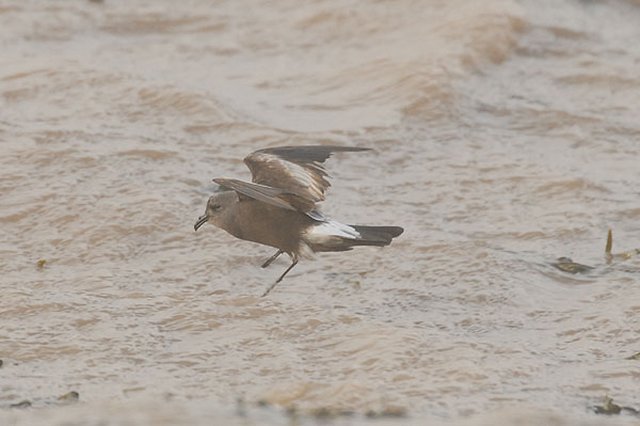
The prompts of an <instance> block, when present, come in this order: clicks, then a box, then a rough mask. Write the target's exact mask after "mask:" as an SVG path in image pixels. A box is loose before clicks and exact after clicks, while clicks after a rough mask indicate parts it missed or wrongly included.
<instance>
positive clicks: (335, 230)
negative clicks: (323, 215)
mask: <svg viewBox="0 0 640 426" xmlns="http://www.w3.org/2000/svg"><path fill="white" fill-rule="evenodd" d="M305 237H306V239H307V240H308V241H309V242H310V243H312V244H314V243H315V244H322V243H323V242H324V241H326V240H328V239H330V238H331V237H340V238H346V239H349V240H357V239H359V238H360V233H359V232H358V231H356V230H355V229H354V228H352V227H350V226H349V225H345V224H344V223H340V222H337V221H335V220H331V219H329V220H327V221H326V222H322V223H320V224H318V225H315V226H312V227H310V228H309V229H308V230H307V231H306V232H305Z"/></svg>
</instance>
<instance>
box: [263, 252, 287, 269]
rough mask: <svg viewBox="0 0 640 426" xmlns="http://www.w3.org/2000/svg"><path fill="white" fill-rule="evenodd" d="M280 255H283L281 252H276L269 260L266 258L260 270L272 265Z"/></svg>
mask: <svg viewBox="0 0 640 426" xmlns="http://www.w3.org/2000/svg"><path fill="white" fill-rule="evenodd" d="M282 253H284V252H283V251H282V250H278V251H277V252H276V254H274V255H273V256H271V257H270V258H268V259H267V260H266V261H265V262H264V263H263V264H262V266H261V267H262V268H266V267H267V266H269V265H271V264H272V263H273V261H274V260H276V259H277V258H278V256H280V255H281V254H282Z"/></svg>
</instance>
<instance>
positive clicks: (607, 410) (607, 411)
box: [593, 396, 640, 416]
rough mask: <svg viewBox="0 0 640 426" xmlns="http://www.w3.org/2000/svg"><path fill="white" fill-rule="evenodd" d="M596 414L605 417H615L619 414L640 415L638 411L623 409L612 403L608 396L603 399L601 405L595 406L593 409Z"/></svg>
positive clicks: (629, 408) (628, 408)
mask: <svg viewBox="0 0 640 426" xmlns="http://www.w3.org/2000/svg"><path fill="white" fill-rule="evenodd" d="M593 409H594V411H595V413H596V414H604V415H607V416H611V415H616V414H620V413H626V414H632V415H634V416H638V415H640V411H638V410H636V409H635V408H632V407H624V406H622V405H618V404H616V403H615V402H613V399H612V398H610V397H609V396H605V397H604V403H603V404H602V405H596V406H594V407H593Z"/></svg>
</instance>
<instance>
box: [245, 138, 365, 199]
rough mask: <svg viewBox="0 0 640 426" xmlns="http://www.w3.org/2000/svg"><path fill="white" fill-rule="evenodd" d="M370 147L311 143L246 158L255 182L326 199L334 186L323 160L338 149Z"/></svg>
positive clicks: (276, 149)
mask: <svg viewBox="0 0 640 426" xmlns="http://www.w3.org/2000/svg"><path fill="white" fill-rule="evenodd" d="M368 150H370V148H355V147H346V146H331V145H327V146H325V145H311V146H282V147H277V148H267V149H261V150H258V151H256V152H254V153H252V154H250V155H249V156H247V157H246V158H245V159H244V162H245V164H246V165H247V167H249V170H251V174H252V176H253V179H252V180H253V182H254V183H256V184H261V185H267V186H270V187H274V188H281V189H283V190H285V192H287V193H290V194H295V195H297V196H299V197H301V198H303V199H305V200H308V201H310V202H312V203H318V202H320V201H323V200H324V199H325V192H326V191H327V188H329V187H330V186H331V184H330V183H329V181H328V180H327V179H326V177H327V172H326V170H325V169H324V167H323V166H322V163H323V162H324V161H326V160H327V158H329V157H330V156H331V154H332V153H334V152H356V151H368Z"/></svg>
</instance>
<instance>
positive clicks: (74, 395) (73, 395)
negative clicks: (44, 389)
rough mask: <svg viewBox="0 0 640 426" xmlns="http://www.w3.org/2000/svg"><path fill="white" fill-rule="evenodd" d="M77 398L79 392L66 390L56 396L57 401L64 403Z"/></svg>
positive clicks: (78, 398)
mask: <svg viewBox="0 0 640 426" xmlns="http://www.w3.org/2000/svg"><path fill="white" fill-rule="evenodd" d="M78 400H80V394H79V393H78V392H76V391H71V392H67V393H65V394H64V395H62V396H59V397H58V401H60V402H61V403H65V404H70V403H73V402H78Z"/></svg>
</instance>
